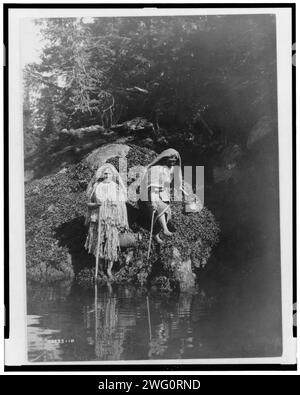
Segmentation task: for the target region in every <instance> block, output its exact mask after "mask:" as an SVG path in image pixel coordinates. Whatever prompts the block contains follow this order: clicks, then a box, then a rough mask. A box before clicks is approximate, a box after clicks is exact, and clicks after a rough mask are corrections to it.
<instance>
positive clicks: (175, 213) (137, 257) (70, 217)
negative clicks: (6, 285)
mask: <svg viewBox="0 0 300 395" xmlns="http://www.w3.org/2000/svg"><path fill="white" fill-rule="evenodd" d="M156 155H157V154H156V153H155V152H154V151H151V150H149V149H147V148H141V147H137V146H134V145H124V144H108V145H105V146H102V147H100V148H97V149H95V150H94V151H92V152H91V153H89V154H88V155H87V156H86V157H85V158H84V159H83V160H82V161H81V162H79V163H78V164H76V165H71V166H68V167H66V168H65V169H64V170H63V171H60V172H59V173H57V174H55V175H53V176H47V177H43V178H42V179H40V180H35V181H32V182H29V183H27V184H26V187H25V190H26V192H25V193H26V264H27V275H28V279H31V280H36V281H39V282H51V281H55V280H61V279H71V278H73V277H74V275H76V276H77V278H78V280H79V282H81V283H82V284H83V283H85V284H89V283H91V282H92V281H93V279H94V265H95V262H94V261H95V260H94V257H93V256H92V255H89V254H87V252H86V250H85V249H84V242H85V238H86V234H87V228H86V225H85V214H86V188H87V186H88V183H89V182H90V180H91V178H92V177H93V175H94V172H95V169H97V167H99V166H100V165H102V164H103V163H105V162H110V163H112V164H113V165H114V166H115V167H116V168H117V169H118V170H119V171H120V173H121V174H122V172H121V169H119V166H120V164H122V163H123V162H124V161H125V162H126V166H127V169H128V175H127V176H126V181H127V184H128V185H133V183H134V182H135V180H136V179H137V177H138V174H139V172H142V171H143V167H144V166H146V165H147V164H148V163H150V162H151V161H152V160H153V159H154V157H155V156H156ZM120 158H121V160H120ZM122 159H123V160H124V161H123V162H122ZM129 199H131V196H130V194H129ZM135 203H136V202H135V200H134V199H132V200H130V201H129V203H128V216H129V223H130V226H131V229H132V231H133V232H135V233H136V234H139V242H138V246H137V248H136V249H135V250H134V251H132V250H131V251H129V253H128V251H123V252H122V254H121V257H120V262H118V263H116V264H115V265H114V272H115V273H114V281H115V282H117V283H124V282H126V283H139V284H143V285H146V284H149V283H150V284H152V285H154V286H158V287H159V288H163V289H166V290H169V289H174V288H176V287H180V288H181V289H186V288H188V287H190V286H192V285H193V284H194V281H195V275H194V273H193V270H194V268H195V267H201V266H205V265H206V263H207V260H208V258H209V256H210V253H211V250H212V248H213V246H214V245H215V243H216V242H217V240H218V232H219V228H218V226H217V224H216V222H215V220H214V216H213V215H212V213H211V212H210V211H209V210H207V209H206V208H203V209H202V210H201V212H200V213H199V212H195V213H186V212H184V205H183V203H182V202H176V203H173V204H172V225H173V227H174V228H175V229H176V231H175V232H174V234H173V236H172V237H170V238H165V242H164V243H163V244H162V245H158V244H157V243H156V242H154V241H152V248H151V254H150V257H149V259H147V251H148V245H149V244H148V243H149V236H150V234H149V230H147V229H144V227H143V226H142V225H141V222H140V218H139V212H138V210H137V208H136V205H135ZM130 254H131V255H130ZM99 280H100V281H105V278H100V279H99Z"/></svg>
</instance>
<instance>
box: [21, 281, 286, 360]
mask: <svg viewBox="0 0 300 395" xmlns="http://www.w3.org/2000/svg"><path fill="white" fill-rule="evenodd" d="M248 283H249V285H250V288H249V289H251V290H252V289H253V287H252V283H251V282H249V280H248ZM251 287H252V288H251ZM255 292H256V294H255V298H253V297H252V299H251V297H250V296H249V293H247V292H246V291H245V285H244V284H242V283H241V284H240V283H239V282H237V285H236V287H234V286H232V283H231V284H230V287H228V288H224V287H223V288H220V287H218V286H215V285H213V286H211V287H209V286H206V287H205V288H204V287H202V286H199V287H197V288H195V289H194V290H193V291H192V292H189V293H179V294H176V295H175V294H172V295H164V294H161V293H158V292H155V291H153V290H152V291H147V290H145V289H140V288H135V287H130V286H114V287H107V286H103V287H95V289H91V290H84V289H81V288H79V287H78V286H77V285H76V284H73V285H72V286H70V284H69V285H67V286H66V284H65V285H64V286H62V285H61V284H58V285H55V286H51V287H49V286H48V287H45V286H39V285H32V284H31V285H30V284H29V285H28V359H29V361H32V362H34V361H35V362H45V361H84V360H89V361H92V360H105V361H114V360H138V359H181V358H220V357H224V358H228V357H243V356H247V357H255V356H272V355H279V354H280V352H281V336H280V318H281V317H280V308H279V307H278V304H277V301H274V300H272V301H268V300H266V298H265V293H264V288H263V287H261V288H258V287H257V286H256V289H255ZM267 293H268V294H269V293H270V290H268V289H267Z"/></svg>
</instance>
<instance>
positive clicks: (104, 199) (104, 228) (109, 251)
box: [85, 181, 128, 262]
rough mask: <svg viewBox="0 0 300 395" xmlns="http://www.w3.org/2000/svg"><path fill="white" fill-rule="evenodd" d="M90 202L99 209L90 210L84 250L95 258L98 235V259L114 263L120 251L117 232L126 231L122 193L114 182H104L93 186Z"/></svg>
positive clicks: (126, 222)
mask: <svg viewBox="0 0 300 395" xmlns="http://www.w3.org/2000/svg"><path fill="white" fill-rule="evenodd" d="M90 201H91V202H92V203H98V204H100V207H98V208H95V209H92V210H91V213H90V226H89V232H88V236H87V239H86V243H85V248H86V249H87V250H88V252H89V253H92V254H93V255H94V256H95V257H96V256H97V245H98V234H99V238H100V239H99V258H102V259H105V260H108V261H111V262H114V261H116V260H117V259H118V254H119V250H120V242H119V232H122V231H125V230H127V229H128V220H127V209H126V204H125V196H124V193H123V191H122V190H121V188H120V187H119V186H118V184H116V183H115V182H114V181H109V182H105V181H104V182H100V183H97V184H96V185H95V186H94V189H93V192H92V194H91V199H90Z"/></svg>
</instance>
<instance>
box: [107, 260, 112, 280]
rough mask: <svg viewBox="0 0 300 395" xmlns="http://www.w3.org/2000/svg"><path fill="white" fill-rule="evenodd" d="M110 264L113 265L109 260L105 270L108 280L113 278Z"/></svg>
mask: <svg viewBox="0 0 300 395" xmlns="http://www.w3.org/2000/svg"><path fill="white" fill-rule="evenodd" d="M112 266H113V265H112V263H111V262H109V263H108V266H107V270H106V273H107V276H108V278H109V279H110V280H111V279H112V278H113V276H112V273H111V269H112Z"/></svg>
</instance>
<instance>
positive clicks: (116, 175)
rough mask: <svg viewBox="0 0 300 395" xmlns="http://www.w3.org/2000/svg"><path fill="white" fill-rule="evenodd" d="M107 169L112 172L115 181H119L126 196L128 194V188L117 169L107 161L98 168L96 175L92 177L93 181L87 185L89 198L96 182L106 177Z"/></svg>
mask: <svg viewBox="0 0 300 395" xmlns="http://www.w3.org/2000/svg"><path fill="white" fill-rule="evenodd" d="M105 170H110V171H111V172H112V174H113V181H114V182H115V183H117V184H118V185H119V187H120V188H121V189H122V191H123V193H124V196H127V189H126V187H125V184H124V182H123V180H122V177H121V176H120V174H119V173H118V171H117V169H116V168H115V167H114V166H113V165H112V164H111V163H105V164H104V165H102V166H100V167H99V168H98V170H97V171H96V173H95V175H94V176H93V177H92V179H91V181H90V182H89V184H88V186H87V190H86V194H87V197H88V199H89V200H90V199H91V197H92V194H93V192H94V188H95V185H96V183H98V181H100V180H101V179H103V178H104V172H105Z"/></svg>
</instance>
